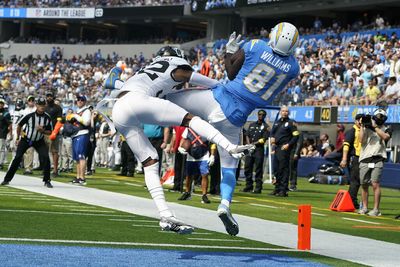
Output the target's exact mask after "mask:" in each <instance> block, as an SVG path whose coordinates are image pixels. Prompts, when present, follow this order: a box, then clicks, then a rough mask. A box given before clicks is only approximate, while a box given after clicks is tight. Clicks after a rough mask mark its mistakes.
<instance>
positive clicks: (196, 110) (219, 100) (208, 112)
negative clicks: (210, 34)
mask: <svg viewBox="0 0 400 267" xmlns="http://www.w3.org/2000/svg"><path fill="white" fill-rule="evenodd" d="M240 39H241V36H240V35H239V36H236V33H232V34H231V36H230V38H229V41H228V43H227V45H226V58H225V65H226V70H227V73H228V78H229V79H230V81H229V82H228V83H227V84H224V85H222V84H220V85H217V86H215V87H213V88H211V89H212V90H181V91H178V92H176V93H173V94H169V95H168V96H167V99H168V100H169V101H171V102H172V103H174V104H176V105H178V106H180V107H182V108H184V109H185V110H187V111H188V112H190V113H191V114H195V115H197V116H199V117H201V118H203V119H205V120H208V122H209V123H211V124H212V125H213V126H214V127H215V128H216V129H218V130H219V131H220V132H221V133H222V134H223V135H224V136H225V137H226V138H227V139H228V140H229V141H230V142H231V143H232V144H238V143H239V139H240V132H241V127H242V126H243V125H244V124H245V122H246V121H247V117H248V116H249V114H250V113H251V112H252V111H253V110H254V109H256V108H261V107H264V108H265V107H266V106H268V105H271V103H272V100H273V98H274V97H275V96H276V95H277V94H278V93H279V92H281V91H282V90H283V89H284V88H285V86H286V85H287V83H289V81H290V80H292V79H294V78H295V77H297V76H298V74H299V68H300V67H299V64H298V62H297V61H296V59H295V57H294V56H293V51H294V50H295V49H296V47H297V45H298V42H299V32H298V30H297V29H296V27H295V26H293V25H292V24H290V23H287V22H282V23H279V24H277V25H276V26H275V27H274V28H273V29H272V31H271V35H270V41H269V43H266V42H265V41H262V40H251V41H248V42H247V43H245V44H244V45H243V47H242V48H241V49H240V45H241V44H242V43H243V41H240ZM219 153H220V160H221V170H222V179H221V186H220V188H221V204H220V205H219V206H218V210H217V214H218V216H219V217H220V219H221V221H222V222H223V224H224V225H225V229H226V231H227V232H228V234H230V235H237V234H238V233H239V225H238V223H237V222H236V220H235V219H234V218H233V216H232V214H231V211H230V203H231V201H232V196H233V192H234V190H235V186H236V178H235V173H236V167H237V166H238V159H237V158H234V157H232V156H231V155H230V154H229V153H228V152H226V151H225V150H223V149H219Z"/></svg>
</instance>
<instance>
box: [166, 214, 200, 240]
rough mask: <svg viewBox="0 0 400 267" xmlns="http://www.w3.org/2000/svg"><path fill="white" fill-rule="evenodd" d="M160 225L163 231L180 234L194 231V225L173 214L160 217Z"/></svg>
mask: <svg viewBox="0 0 400 267" xmlns="http://www.w3.org/2000/svg"><path fill="white" fill-rule="evenodd" d="M160 227H161V230H163V231H172V232H175V233H178V234H181V235H186V234H191V233H192V232H193V231H194V227H193V226H191V225H188V224H186V223H184V222H182V221H180V220H178V219H177V218H175V217H174V216H171V217H161V220H160Z"/></svg>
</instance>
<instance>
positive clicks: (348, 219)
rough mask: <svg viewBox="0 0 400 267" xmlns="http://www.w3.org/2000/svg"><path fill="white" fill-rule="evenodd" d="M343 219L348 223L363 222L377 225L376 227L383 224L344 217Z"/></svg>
mask: <svg viewBox="0 0 400 267" xmlns="http://www.w3.org/2000/svg"><path fill="white" fill-rule="evenodd" d="M342 219H343V220H347V221H354V222H362V223H368V224H375V225H378V224H381V223H378V222H371V221H364V220H358V219H353V218H346V217H342Z"/></svg>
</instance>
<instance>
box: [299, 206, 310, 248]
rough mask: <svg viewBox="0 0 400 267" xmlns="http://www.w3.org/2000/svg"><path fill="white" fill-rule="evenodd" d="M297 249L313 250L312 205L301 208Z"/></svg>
mask: <svg viewBox="0 0 400 267" xmlns="http://www.w3.org/2000/svg"><path fill="white" fill-rule="evenodd" d="M297 249H299V250H310V249H311V205H300V206H299V215H298V238H297Z"/></svg>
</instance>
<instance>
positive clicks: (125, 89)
mask: <svg viewBox="0 0 400 267" xmlns="http://www.w3.org/2000/svg"><path fill="white" fill-rule="evenodd" d="M183 57H184V55H183V52H182V51H181V50H179V49H177V48H174V47H170V46H167V47H163V48H162V49H161V50H160V51H159V52H158V53H157V57H156V58H155V59H154V60H153V62H152V63H151V64H150V65H148V66H146V67H145V68H143V69H141V70H140V71H138V72H137V73H136V74H135V75H134V76H132V77H131V78H129V79H128V80H127V81H126V82H125V83H120V84H119V85H118V82H116V79H118V77H119V75H120V73H121V69H120V68H114V69H113V70H112V71H111V73H110V75H109V78H108V79H107V81H106V88H118V87H120V86H121V85H122V87H121V88H120V89H119V90H114V91H113V95H114V96H116V97H117V98H118V100H117V101H116V102H115V104H114V107H113V111H112V118H113V123H114V125H115V128H116V129H117V130H118V131H119V132H120V133H121V134H122V135H124V136H125V138H126V141H127V143H128V145H129V147H130V148H131V149H132V151H133V153H134V154H135V155H136V157H137V158H138V160H139V161H140V162H142V164H143V167H144V175H145V182H146V186H147V188H148V190H149V192H150V194H151V196H152V198H153V200H154V201H155V204H156V206H157V208H158V211H159V213H160V217H161V220H160V227H161V229H162V230H166V231H174V232H177V233H181V234H186V233H191V232H192V231H193V230H194V228H193V227H192V226H190V225H187V224H185V223H183V222H181V221H180V220H178V219H177V218H175V216H174V215H173V214H172V212H171V211H170V209H169V208H168V206H167V204H166V201H165V197H164V192H163V189H162V187H161V184H160V177H159V172H158V160H159V159H158V154H157V151H156V150H155V148H154V147H153V146H152V145H151V143H150V141H149V139H148V138H147V137H146V136H145V135H144V133H143V129H142V128H141V127H140V126H141V124H143V123H146V124H155V125H160V126H165V127H168V126H172V125H178V126H179V125H180V126H186V127H190V128H192V129H193V130H194V131H195V132H197V133H198V134H199V135H201V136H203V137H205V138H207V139H208V140H209V141H211V142H212V143H214V144H217V145H218V146H219V147H220V148H222V149H224V150H225V151H227V153H229V154H230V155H232V156H236V157H240V156H241V153H242V152H245V151H247V150H249V149H251V148H252V147H251V146H248V145H247V146H238V145H237V144H238V143H239V142H238V141H239V140H235V141H236V142H234V143H233V142H231V141H229V140H228V139H227V138H226V137H224V136H223V135H222V134H221V133H220V132H219V131H218V130H217V129H215V128H214V127H213V126H211V125H210V124H209V123H207V122H206V121H204V120H203V119H201V118H200V117H198V116H194V115H192V114H190V113H189V112H187V111H186V110H185V109H183V108H182V107H180V106H178V105H176V104H174V103H172V102H170V101H168V100H165V99H162V98H164V97H166V96H167V95H169V94H171V93H173V92H178V91H179V90H181V89H182V88H183V85H184V83H186V82H190V83H191V84H194V85H199V86H203V87H205V88H211V87H213V86H214V85H216V84H218V82H217V81H215V80H212V79H210V78H208V77H205V76H203V75H201V74H198V73H195V72H193V70H192V67H191V66H190V65H189V63H188V62H187V61H186V60H185V59H184V58H183ZM194 104H195V103H194Z"/></svg>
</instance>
